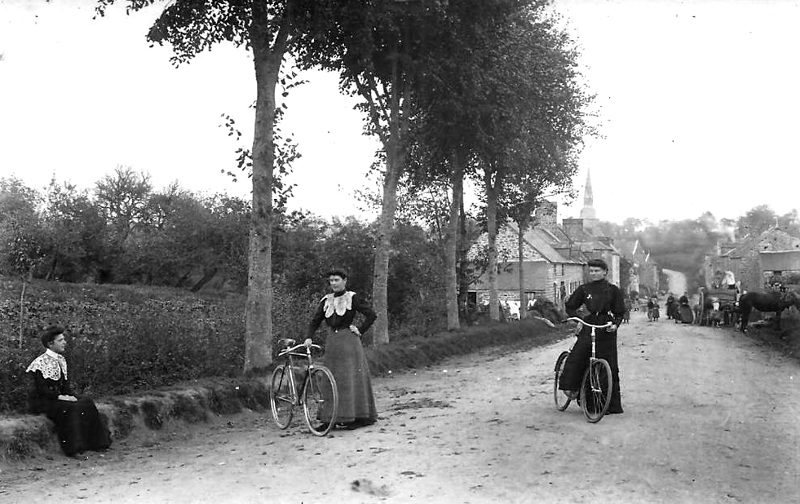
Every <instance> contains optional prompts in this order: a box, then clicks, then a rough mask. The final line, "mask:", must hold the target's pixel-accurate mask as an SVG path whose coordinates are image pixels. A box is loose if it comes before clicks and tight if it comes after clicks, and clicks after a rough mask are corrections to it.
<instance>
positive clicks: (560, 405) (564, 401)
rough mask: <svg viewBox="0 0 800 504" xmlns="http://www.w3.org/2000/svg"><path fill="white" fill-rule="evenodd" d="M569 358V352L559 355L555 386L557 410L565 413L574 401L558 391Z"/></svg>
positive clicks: (554, 395) (554, 393) (561, 391)
mask: <svg viewBox="0 0 800 504" xmlns="http://www.w3.org/2000/svg"><path fill="white" fill-rule="evenodd" d="M567 357H569V352H567V351H564V352H561V355H559V356H558V359H557V360H556V368H555V371H556V373H555V374H556V381H555V383H554V384H553V397H554V398H555V400H556V409H557V410H558V411H564V410H565V409H567V406H569V403H570V401H572V399H570V398H569V397H568V396H567V394H565V393H564V391H563V390H559V389H558V382H560V381H561V375H562V374H563V373H564V366H565V365H566V364H567Z"/></svg>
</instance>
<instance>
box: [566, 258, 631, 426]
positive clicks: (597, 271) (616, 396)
mask: <svg viewBox="0 0 800 504" xmlns="http://www.w3.org/2000/svg"><path fill="white" fill-rule="evenodd" d="M588 266H589V280H590V282H589V283H588V284H583V285H581V286H579V287H578V288H577V289H575V292H573V293H572V295H571V296H570V297H569V299H568V300H567V302H566V303H565V309H566V312H567V316H569V317H577V316H578V309H579V308H580V307H581V306H585V307H586V310H588V311H589V314H588V315H586V316H585V317H583V319H584V320H585V321H586V322H588V323H590V324H595V325H603V324H605V323H606V322H609V321H611V322H613V325H611V326H609V327H608V328H606V330H605V331H606V332H605V333H602V332H601V333H600V334H598V336H597V339H596V354H597V357H598V358H599V359H605V360H606V361H607V362H608V364H609V366H611V376H612V380H613V390H612V392H611V406H609V408H608V413H609V414H615V413H622V412H623V410H622V400H621V398H620V390H619V366H618V363H617V327H618V326H619V325H620V323H621V322H622V317H623V316H624V315H625V302H624V299H623V296H622V293H621V292H620V290H619V287H617V286H616V285H614V284H612V283H610V282H609V281H608V280H606V275H607V274H608V265H607V264H606V262H605V261H603V260H602V259H592V260H590V261H589V263H588ZM591 344H592V343H591V328H589V327H587V326H584V327H583V328H582V329H581V331H580V333H579V334H578V341H577V342H576V343H575V346H574V347H573V348H572V351H571V352H570V354H569V357H568V358H567V362H566V364H565V367H564V372H563V374H562V375H561V382H560V383H559V384H558V388H559V389H560V390H564V391H565V392H566V393H567V395H569V396H570V397H571V398H573V399H574V398H575V397H577V395H578V392H577V391H578V389H580V384H581V378H582V377H583V373H584V371H585V370H586V367H587V366H588V364H589V356H590V354H591V352H592V348H591Z"/></svg>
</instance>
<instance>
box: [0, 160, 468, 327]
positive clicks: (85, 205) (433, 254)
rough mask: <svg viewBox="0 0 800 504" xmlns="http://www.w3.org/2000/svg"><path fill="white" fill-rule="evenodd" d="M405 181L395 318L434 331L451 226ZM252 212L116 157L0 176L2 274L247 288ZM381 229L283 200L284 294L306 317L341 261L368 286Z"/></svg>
mask: <svg viewBox="0 0 800 504" xmlns="http://www.w3.org/2000/svg"><path fill="white" fill-rule="evenodd" d="M401 193H402V194H403V197H401V198H400V204H399V208H400V212H399V214H400V218H399V220H398V222H397V223H396V226H395V227H396V229H395V233H394V234H393V238H392V240H393V241H392V250H393V257H392V262H391V268H390V274H389V292H390V298H389V310H388V317H389V322H390V327H391V328H392V330H393V332H395V333H398V334H399V333H404V334H405V333H408V334H413V333H415V332H416V333H424V334H430V333H431V332H434V331H436V330H440V329H443V328H444V325H443V323H442V322H441V320H442V317H441V313H442V311H443V310H444V294H443V287H442V283H443V280H442V274H441V271H442V270H443V268H444V261H443V252H442V250H443V244H442V236H441V234H440V233H438V232H437V231H436V226H435V224H433V222H432V221H427V222H428V224H426V221H424V220H422V217H423V215H424V216H425V218H427V219H431V218H432V219H433V220H435V217H433V214H432V213H431V212H426V213H425V214H423V213H421V208H420V207H418V205H422V203H421V202H420V201H418V198H416V197H414V196H413V195H410V194H408V192H407V191H406V190H402V191H401ZM365 203H366V204H369V203H368V202H367V201H366V200H365ZM250 220H251V208H250V204H249V202H248V201H245V200H243V199H241V198H237V197H231V196H228V195H225V194H213V195H200V194H195V193H192V192H190V191H187V190H184V189H181V187H180V186H179V184H178V183H173V184H172V185H170V186H168V187H166V188H163V189H155V188H154V187H153V186H152V184H151V182H150V177H149V176H148V174H147V173H144V172H136V171H134V170H133V169H132V168H130V167H117V168H116V169H115V170H114V171H113V173H111V174H109V175H106V176H104V177H102V178H101V179H100V180H99V181H97V182H96V183H95V185H94V187H93V188H92V189H79V188H77V187H75V186H74V185H72V184H69V183H64V182H58V181H56V180H53V181H51V183H50V184H49V185H48V186H47V187H46V188H44V189H37V188H33V187H28V186H26V185H25V184H24V183H23V182H21V181H20V180H19V179H17V178H14V177H7V178H0V274H3V275H9V276H16V277H17V278H19V279H20V280H22V281H23V283H25V282H30V281H31V280H33V279H42V280H51V281H61V282H87V283H116V284H132V285H148V286H167V287H175V288H180V289H186V290H191V291H199V290H201V289H203V288H204V287H205V288H206V289H207V290H211V291H215V292H216V291H227V292H235V293H240V294H241V293H244V292H245V290H246V287H247V250H248V241H249V232H250ZM429 224H430V225H429ZM471 227H473V228H474V225H473V226H471ZM475 232H477V231H474V230H473V233H475ZM376 234H377V233H376V223H364V222H360V221H358V220H357V219H355V218H347V219H344V220H338V219H334V220H332V221H330V220H326V219H323V218H320V217H318V216H314V215H312V214H307V213H302V212H288V211H286V209H285V207H278V210H277V211H276V219H275V227H274V229H273V232H272V241H273V243H272V260H273V265H274V270H273V271H274V273H273V287H274V289H275V292H276V293H279V295H280V296H281V299H280V300H279V301H278V302H276V305H277V306H280V307H281V308H280V309H281V310H291V311H292V312H293V313H294V314H295V315H294V316H295V318H299V319H301V320H305V318H306V317H307V316H308V315H309V314H310V310H311V307H313V306H314V305H315V303H316V302H317V301H318V300H319V296H320V293H322V292H324V291H325V289H326V284H325V282H326V278H324V277H323V275H324V272H325V271H326V270H327V269H328V268H330V267H331V266H332V265H341V264H344V265H347V267H348V269H349V270H350V280H349V287H350V288H353V289H355V290H358V291H359V292H365V293H369V292H370V289H371V287H372V286H371V282H370V280H371V276H372V268H373V261H374V249H375V247H376V240H375V236H376ZM437 312H438V313H439V315H438V316H435V314H436V313H437ZM281 315H282V318H285V317H286V314H281ZM299 327H302V323H300V324H297V325H296V326H295V327H294V330H297V329H298V328H299ZM284 329H285V328H284Z"/></svg>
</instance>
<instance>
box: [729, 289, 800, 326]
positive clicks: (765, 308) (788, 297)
mask: <svg viewBox="0 0 800 504" xmlns="http://www.w3.org/2000/svg"><path fill="white" fill-rule="evenodd" d="M792 306H794V307H795V308H797V309H798V310H800V295H798V294H797V293H796V292H792V291H789V292H786V293H783V294H781V293H778V292H748V293H747V294H743V295H742V297H741V298H739V313H740V314H741V316H742V327H741V329H742V332H745V331H746V330H747V320H748V319H749V318H750V312H751V311H753V308H755V309H756V310H758V311H760V312H775V321H776V324H777V329H778V330H780V329H781V312H782V311H783V310H785V309H786V308H789V307H792Z"/></svg>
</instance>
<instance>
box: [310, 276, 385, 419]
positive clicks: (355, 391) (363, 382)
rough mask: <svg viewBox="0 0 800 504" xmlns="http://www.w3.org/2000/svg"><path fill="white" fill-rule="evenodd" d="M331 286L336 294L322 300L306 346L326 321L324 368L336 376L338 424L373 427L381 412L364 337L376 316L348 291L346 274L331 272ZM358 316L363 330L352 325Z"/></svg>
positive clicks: (356, 295) (362, 298) (360, 297)
mask: <svg viewBox="0 0 800 504" xmlns="http://www.w3.org/2000/svg"><path fill="white" fill-rule="evenodd" d="M328 283H329V284H330V286H331V290H332V291H333V292H332V293H330V294H328V295H326V296H325V297H323V298H322V299H321V300H320V302H319V305H318V306H317V311H316V312H315V313H314V317H313V318H312V320H311V324H310V325H309V328H308V338H307V340H306V342H309V340H311V338H312V336H313V335H314V333H315V332H316V330H317V328H318V327H319V325H320V324H321V323H322V321H323V320H324V321H325V323H326V324H327V325H328V336H327V338H326V340H325V366H327V367H328V368H329V369H330V370H331V372H332V373H333V377H334V378H335V379H336V387H337V390H338V392H339V409H338V411H337V414H336V424H337V425H339V426H344V427H347V428H349V429H354V428H357V427H361V426H364V425H372V424H374V423H375V421H376V420H377V419H378V411H377V409H376V408H375V397H374V395H373V393H372V382H371V380H370V374H369V363H368V362H367V356H366V354H365V353H364V347H363V346H362V344H361V336H362V335H363V334H364V333H365V332H366V331H367V330H368V329H369V328H370V326H372V323H373V322H375V319H376V318H377V315H375V312H374V311H373V310H372V307H371V306H370V305H369V304H368V303H367V301H366V300H365V299H364V297H363V296H361V295H360V294H356V293H355V292H352V291H348V290H347V273H346V272H345V271H344V270H341V269H334V270H332V271H330V272H328ZM356 312H358V313H361V314H362V315H363V316H364V321H363V322H362V323H361V325H360V326H356V325H354V324H353V321H354V319H355V316H356Z"/></svg>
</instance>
